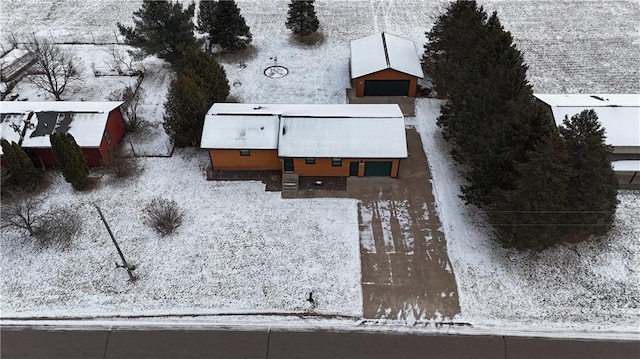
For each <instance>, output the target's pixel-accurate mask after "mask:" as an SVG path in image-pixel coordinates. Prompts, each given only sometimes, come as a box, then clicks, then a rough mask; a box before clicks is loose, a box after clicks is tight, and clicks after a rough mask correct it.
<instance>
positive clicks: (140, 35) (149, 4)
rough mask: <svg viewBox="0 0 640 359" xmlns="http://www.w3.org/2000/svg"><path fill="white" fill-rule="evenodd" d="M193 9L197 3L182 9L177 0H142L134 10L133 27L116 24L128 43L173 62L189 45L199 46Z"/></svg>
mask: <svg viewBox="0 0 640 359" xmlns="http://www.w3.org/2000/svg"><path fill="white" fill-rule="evenodd" d="M194 10H195V5H194V4H191V5H189V7H188V8H186V9H183V8H182V5H181V4H180V3H178V2H176V3H171V4H170V3H169V2H168V1H167V0H143V2H142V7H141V8H140V9H138V10H137V11H135V12H134V13H133V15H134V17H133V23H134V26H133V27H127V26H124V25H122V24H120V23H118V24H117V25H118V29H119V30H120V34H122V35H123V36H124V37H125V43H126V44H127V45H131V46H134V47H138V48H140V49H142V50H143V51H144V52H145V53H147V54H154V55H157V56H158V57H160V58H162V59H165V60H167V61H168V62H169V63H171V64H174V63H175V62H177V61H178V60H179V59H180V58H181V57H182V54H183V52H184V50H185V49H186V48H187V47H198V46H199V41H198V40H197V39H196V38H195V37H194V35H193V30H194V25H193V21H192V19H193V13H194Z"/></svg>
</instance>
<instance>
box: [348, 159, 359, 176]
mask: <svg viewBox="0 0 640 359" xmlns="http://www.w3.org/2000/svg"><path fill="white" fill-rule="evenodd" d="M349 176H355V177H358V162H351V163H349Z"/></svg>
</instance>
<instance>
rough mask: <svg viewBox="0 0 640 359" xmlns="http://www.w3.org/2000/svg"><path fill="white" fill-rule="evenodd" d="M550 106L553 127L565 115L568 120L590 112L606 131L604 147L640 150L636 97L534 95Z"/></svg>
mask: <svg viewBox="0 0 640 359" xmlns="http://www.w3.org/2000/svg"><path fill="white" fill-rule="evenodd" d="M534 96H535V97H537V98H538V99H540V100H541V101H543V102H544V103H546V104H548V105H549V106H550V107H551V110H552V112H553V117H554V120H555V123H556V125H558V126H560V125H561V124H562V121H563V120H564V118H565V116H568V117H569V118H571V116H573V115H576V114H578V113H580V112H582V111H584V110H590V109H593V110H594V111H595V112H596V114H597V115H598V120H599V121H600V123H601V124H602V127H604V129H605V136H606V142H607V144H609V145H611V146H613V147H640V95H639V94H595V95H589V94H569V95H555V94H536V95H534Z"/></svg>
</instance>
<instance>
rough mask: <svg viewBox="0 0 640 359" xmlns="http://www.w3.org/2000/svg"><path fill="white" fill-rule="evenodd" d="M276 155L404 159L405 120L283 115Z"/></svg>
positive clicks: (405, 142)
mask: <svg viewBox="0 0 640 359" xmlns="http://www.w3.org/2000/svg"><path fill="white" fill-rule="evenodd" d="M278 156H280V157H340V158H349V157H350V158H406V157H407V140H406V135H405V128H404V119H403V118H402V117H389V118H369V117H362V118H302V117H284V118H282V120H281V121H280V143H279V145H278Z"/></svg>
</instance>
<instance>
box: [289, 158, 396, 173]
mask: <svg viewBox="0 0 640 359" xmlns="http://www.w3.org/2000/svg"><path fill="white" fill-rule="evenodd" d="M331 162H332V159H331V158H316V163H315V164H313V165H308V164H305V163H304V158H294V159H293V173H295V174H297V175H298V176H308V177H313V176H318V177H320V176H326V177H348V176H349V166H350V163H351V162H358V164H359V165H358V177H363V176H364V167H365V166H364V164H365V162H392V163H391V177H398V171H399V168H400V160H399V159H369V158H367V159H364V158H343V159H342V166H341V167H333V166H332V165H331Z"/></svg>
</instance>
